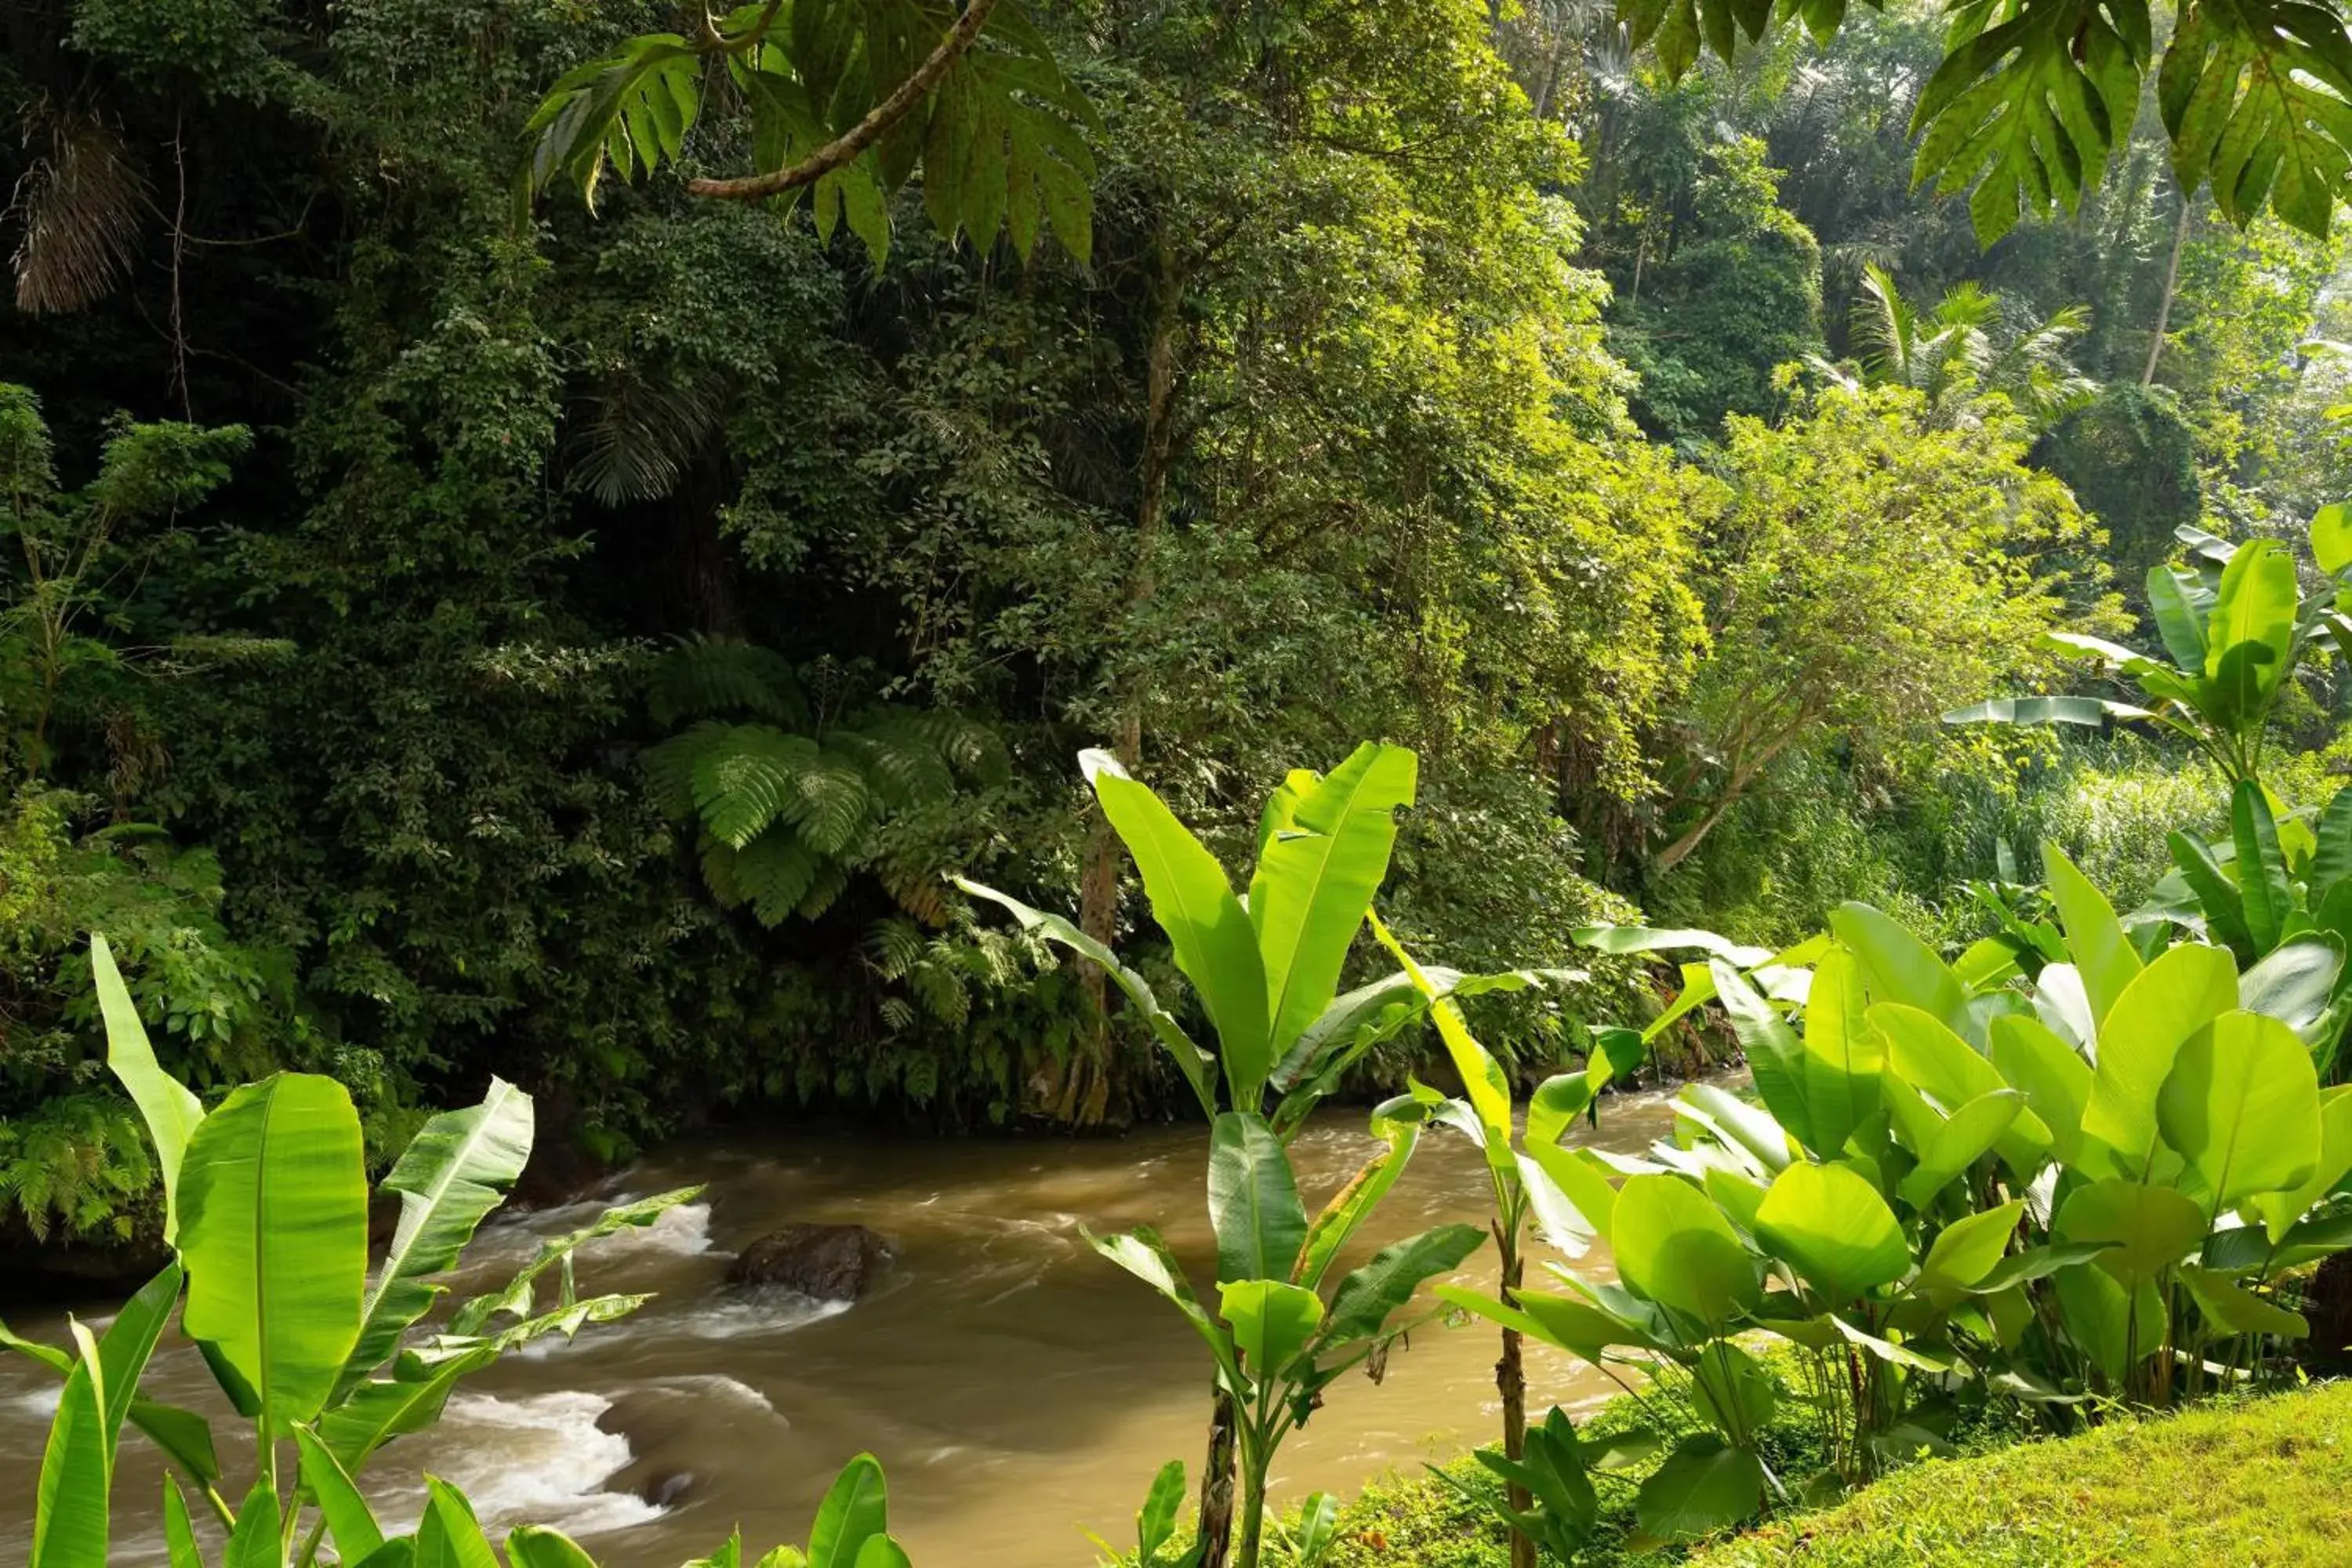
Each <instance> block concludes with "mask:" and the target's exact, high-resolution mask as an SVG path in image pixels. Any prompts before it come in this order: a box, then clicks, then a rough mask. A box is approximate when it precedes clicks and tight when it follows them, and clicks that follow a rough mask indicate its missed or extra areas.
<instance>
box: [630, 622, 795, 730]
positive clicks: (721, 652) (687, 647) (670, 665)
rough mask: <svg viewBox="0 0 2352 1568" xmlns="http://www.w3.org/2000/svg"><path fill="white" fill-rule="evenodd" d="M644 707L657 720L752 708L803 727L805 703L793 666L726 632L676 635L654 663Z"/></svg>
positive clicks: (666, 721) (769, 650) (665, 721)
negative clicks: (692, 635) (674, 641)
mask: <svg viewBox="0 0 2352 1568" xmlns="http://www.w3.org/2000/svg"><path fill="white" fill-rule="evenodd" d="M646 708H647V710H650V711H651V712H652V714H653V716H654V721H655V722H656V723H658V724H675V723H677V721H679V720H680V719H683V718H687V717H688V716H689V715H700V716H705V717H715V716H717V715H719V714H723V713H736V712H742V713H751V714H755V715H757V716H758V717H760V718H761V719H767V720H771V721H774V722H776V723H778V724H782V725H785V726H787V727H789V728H792V729H796V730H797V729H806V728H807V727H808V721H809V712H808V702H807V700H806V699H805V698H803V696H802V694H801V683H800V681H799V679H797V678H796V677H795V676H794V675H793V667H792V665H791V663H790V662H789V661H787V660H786V659H785V658H784V657H783V656H782V654H780V653H777V652H776V651H775V650H774V649H772V648H764V647H757V646H756V645H754V644H751V643H747V642H741V641H739V640H737V639H734V638H731V637H701V636H695V637H681V638H679V639H678V641H677V646H676V647H672V648H671V649H670V650H669V651H668V652H667V653H665V654H663V655H662V656H661V658H658V659H656V661H655V662H654V668H653V671H652V673H651V674H650V675H649V676H647V678H646Z"/></svg>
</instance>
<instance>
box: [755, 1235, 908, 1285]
mask: <svg viewBox="0 0 2352 1568" xmlns="http://www.w3.org/2000/svg"><path fill="white" fill-rule="evenodd" d="M897 1256H898V1249H897V1248H896V1247H892V1246H891V1245H890V1239H889V1237H886V1236H884V1235H882V1234H881V1233H880V1232H879V1231H874V1230H868V1229H867V1228H866V1226H862V1225H805V1224H803V1225H788V1226H783V1227H782V1228H781V1229H777V1230H772V1231H770V1232H769V1233H768V1234H767V1235H765V1236H763V1237H760V1239H759V1240H757V1241H755V1242H753V1243H751V1245H750V1246H749V1247H745V1248H744V1249H743V1250H742V1251H741V1252H740V1253H739V1254H737V1255H736V1258H735V1264H734V1267H733V1268H730V1269H728V1271H727V1280H728V1283H730V1284H731V1285H779V1286H782V1287H783V1288H784V1289H787V1290H797V1291H799V1292H800V1293H801V1294H802V1295H803V1296H814V1297H815V1298H816V1299H817V1300H820V1301H855V1300H857V1299H858V1298H859V1297H860V1296H863V1295H865V1294H866V1291H868V1290H870V1289H873V1288H874V1282H875V1281H876V1280H877V1279H880V1278H881V1277H882V1274H883V1271H884V1270H885V1269H887V1268H888V1267H889V1265H890V1260H891V1259H892V1258H895V1257H897Z"/></svg>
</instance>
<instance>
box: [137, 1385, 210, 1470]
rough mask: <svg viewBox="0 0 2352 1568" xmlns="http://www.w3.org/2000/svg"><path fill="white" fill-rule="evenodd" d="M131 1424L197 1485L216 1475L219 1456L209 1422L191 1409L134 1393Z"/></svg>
mask: <svg viewBox="0 0 2352 1568" xmlns="http://www.w3.org/2000/svg"><path fill="white" fill-rule="evenodd" d="M130 1415H131V1425H132V1426H136V1427H138V1428H139V1430H140V1431H142V1432H143V1433H145V1434H146V1435H147V1440H148V1441H149V1442H151V1443H152V1444H154V1445H155V1447H158V1448H160V1449H162V1450H163V1457H164V1458H167V1459H169V1460H171V1461H172V1463H173V1464H175V1465H177V1466H179V1467H180V1468H181V1469H182V1470H183V1471H184V1472H186V1474H187V1476H188V1479H191V1480H193V1481H194V1482H195V1483H196V1484H197V1485H198V1486H205V1485H209V1484H210V1483H212V1482H214V1481H216V1480H218V1479H220V1473H221V1468H220V1460H219V1458H217V1457H216V1456H215V1454H214V1452H213V1429H212V1424H211V1423H210V1422H208V1421H206V1420H205V1418H204V1417H203V1416H201V1415H197V1414H196V1413H195V1412H194V1411H193V1410H183V1409H181V1408H179V1407H178V1406H177V1405H159V1404H157V1403H156V1402H155V1401H154V1400H152V1399H146V1398H137V1397H134V1398H133V1399H132V1400H131V1413H130Z"/></svg>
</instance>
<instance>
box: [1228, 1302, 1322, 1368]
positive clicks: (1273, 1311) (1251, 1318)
mask: <svg viewBox="0 0 2352 1568" xmlns="http://www.w3.org/2000/svg"><path fill="white" fill-rule="evenodd" d="M1217 1311H1218V1315H1219V1316H1221V1317H1223V1319H1224V1320H1225V1324H1226V1326H1227V1327H1229V1328H1230V1329H1232V1330H1233V1332H1234V1349H1236V1350H1238V1351H1240V1352H1241V1353H1242V1356H1243V1363H1244V1365H1245V1366H1246V1367H1247V1368H1248V1369H1249V1370H1250V1372H1251V1373H1254V1374H1255V1376H1256V1378H1257V1380H1258V1381H1259V1382H1260V1383H1261V1384H1263V1383H1265V1381H1266V1380H1268V1379H1270V1378H1276V1377H1279V1376H1281V1375H1282V1373H1283V1371H1284V1369H1285V1368H1286V1367H1288V1366H1289V1365H1290V1363H1291V1362H1292V1361H1293V1360H1294V1359H1296V1358H1297V1354H1298V1352H1300V1351H1302V1350H1305V1349H1306V1348H1307V1341H1309V1340H1310V1339H1312V1338H1314V1337H1315V1331H1316V1330H1317V1329H1318V1328H1320V1327H1322V1324H1323V1301H1322V1299H1321V1298H1320V1297H1318V1296H1317V1295H1316V1294H1315V1292H1314V1291H1312V1290H1309V1289H1306V1288H1305V1287H1303V1286H1298V1285H1293V1284H1290V1283H1288V1282H1287V1281H1286V1280H1281V1279H1232V1280H1227V1281H1226V1282H1224V1283H1223V1284H1221V1285H1219V1286H1218V1287H1217Z"/></svg>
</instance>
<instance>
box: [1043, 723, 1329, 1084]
mask: <svg viewBox="0 0 2352 1568" xmlns="http://www.w3.org/2000/svg"><path fill="white" fill-rule="evenodd" d="M1078 765H1079V766H1080V768H1082V769H1083V770H1084V771H1085V773H1086V775H1087V782H1088V783H1089V784H1093V785H1094V791H1095V798H1096V799H1097V800H1098V801H1099V802H1101V804H1102V809H1103V815H1104V816H1106V817H1108V819H1109V821H1110V825H1111V826H1112V827H1113V828H1114V829H1116V830H1117V832H1118V836H1119V838H1120V839H1121V840H1122V841H1123V842H1124V843H1125V844H1126V845H1127V848H1128V853H1129V854H1130V855H1132V856H1133V857H1135V864H1136V868H1137V869H1138V870H1139V871H1140V872H1142V874H1143V890H1144V892H1145V893H1146V894H1148V895H1149V896H1150V900H1151V914H1152V918H1153V919H1154V920H1156V921H1159V922H1160V930H1161V931H1165V932H1166V933H1167V935H1168V941H1169V944H1170V945H1171V947H1173V948H1174V949H1175V953H1176V967H1177V968H1179V969H1181V970H1182V971H1183V972H1184V976H1185V978H1186V979H1188V980H1190V981H1192V987H1193V989H1194V990H1196V991H1198V992H1199V993H1200V994H1201V1005H1202V1007H1203V1008H1204V1009H1205V1010H1206V1011H1207V1013H1208V1015H1209V1021H1210V1023H1211V1024H1213V1025H1214V1026H1215V1027H1216V1031H1217V1042H1218V1057H1219V1058H1220V1059H1221V1060H1222V1062H1223V1066H1224V1069H1225V1085H1226V1089H1227V1090H1228V1092H1229V1093H1231V1095H1232V1096H1233V1103H1234V1106H1235V1108H1236V1109H1240V1110H1255V1109H1256V1108H1257V1102H1258V1097H1259V1095H1260V1093H1261V1092H1263V1090H1264V1089H1265V1080H1266V1076H1267V1074H1269V1073H1270V1072H1272V1071H1273V1070H1274V1052H1273V1047H1272V1045H1271V1043H1270V1042H1271V1035H1270V1033H1269V1021H1268V1017H1267V1014H1266V981H1265V963H1264V962H1263V961H1262V960H1261V959H1260V958H1259V956H1258V947H1257V933H1256V931H1255V930H1253V929H1252V927H1251V925H1250V917H1249V915H1248V914H1247V913H1246V912H1245V911H1244V910H1243V909H1242V903H1241V900H1239V899H1237V898H1235V897H1234V889H1233V884H1232V883H1231V882H1230V881H1228V880H1227V879H1226V878H1225V868H1223V866H1220V865H1218V864H1217V858H1216V857H1215V856H1213V855H1212V854H1210V853H1209V852H1208V850H1207V849H1206V848H1204V847H1202V844H1201V841H1200V840H1199V839H1197V838H1195V837H1192V834H1191V833H1190V832H1189V831H1187V830H1186V828H1185V826H1184V825H1183V824H1182V823H1181V822H1179V821H1177V820H1176V816H1175V813H1173V812H1171V811H1170V810H1169V809H1168V807H1167V806H1166V805H1163V804H1162V803H1161V801H1160V797H1159V796H1158V795H1154V794H1152V793H1151V792H1150V790H1149V789H1147V788H1145V787H1144V786H1143V785H1142V784H1138V783H1136V781H1135V780H1133V779H1131V778H1129V777H1128V776H1127V771H1126V770H1125V769H1124V768H1121V767H1120V766H1119V764H1118V758H1116V757H1113V756H1112V755H1111V754H1110V753H1109V752H1092V751H1090V752H1081V753H1079V756H1078ZM1323 1000H1328V993H1327V994H1326V995H1325V996H1324V997H1322V998H1318V1004H1319V1002H1320V1001H1323Z"/></svg>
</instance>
